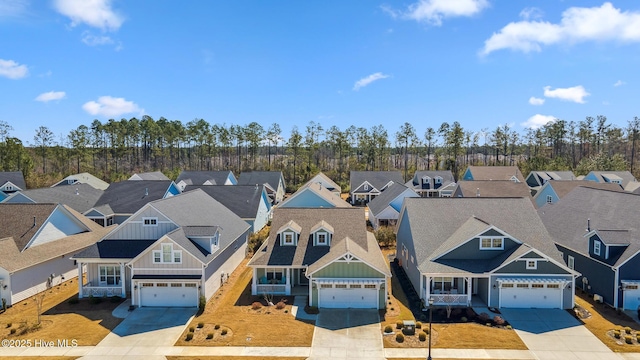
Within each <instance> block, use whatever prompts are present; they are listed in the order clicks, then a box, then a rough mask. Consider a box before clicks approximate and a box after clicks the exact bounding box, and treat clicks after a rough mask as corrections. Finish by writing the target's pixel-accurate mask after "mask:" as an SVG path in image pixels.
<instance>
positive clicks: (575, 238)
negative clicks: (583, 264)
mask: <svg viewBox="0 0 640 360" xmlns="http://www.w3.org/2000/svg"><path fill="white" fill-rule="evenodd" d="M638 209H640V195H635V194H630V193H626V192H620V191H609V190H601V189H593V188H587V187H577V188H575V189H573V190H572V191H571V192H569V193H568V194H567V195H566V196H564V197H563V198H562V200H560V201H558V202H557V203H555V204H551V205H547V206H544V207H542V208H540V209H539V210H538V214H540V218H541V219H542V222H543V223H544V225H545V226H546V228H547V230H548V231H549V233H550V234H551V236H553V238H554V240H555V241H556V242H557V243H558V244H560V245H562V246H564V247H567V248H570V249H572V250H574V251H576V252H578V253H580V254H583V255H584V256H589V241H588V239H587V238H585V237H584V235H586V234H587V230H586V229H587V223H588V221H589V223H590V227H591V229H593V230H597V231H598V233H599V234H601V235H603V236H605V235H607V232H606V231H607V230H618V231H620V230H626V231H628V234H629V235H628V236H630V239H631V241H630V244H629V246H628V247H627V248H626V249H625V251H624V252H623V253H622V255H621V256H620V257H619V258H618V260H617V261H616V262H615V263H614V264H613V265H614V266H617V265H620V264H621V263H623V262H624V261H626V260H627V259H629V257H631V256H632V255H634V254H635V253H636V252H638V251H640V233H639V231H638ZM603 230H604V231H603ZM609 235H613V237H611V238H610V239H609V240H608V239H606V238H605V239H603V241H604V242H605V243H612V242H617V241H618V240H616V239H618V237H619V234H618V235H616V234H611V233H609ZM625 236H627V235H625Z"/></svg>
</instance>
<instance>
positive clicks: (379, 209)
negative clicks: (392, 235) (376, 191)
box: [367, 184, 419, 230]
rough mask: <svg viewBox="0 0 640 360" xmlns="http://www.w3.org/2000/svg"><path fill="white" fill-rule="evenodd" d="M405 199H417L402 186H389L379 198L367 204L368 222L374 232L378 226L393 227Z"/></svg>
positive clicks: (411, 191) (411, 190)
mask: <svg viewBox="0 0 640 360" xmlns="http://www.w3.org/2000/svg"><path fill="white" fill-rule="evenodd" d="M406 197H419V195H418V194H416V192H415V191H413V189H411V188H408V187H406V186H404V185H402V184H393V185H391V186H389V187H388V188H387V189H386V190H385V191H384V192H383V193H382V194H381V195H380V196H378V197H376V198H375V199H373V200H371V201H370V202H369V203H368V204H367V208H368V209H369V222H370V223H371V226H372V227H373V229H374V230H378V228H379V227H380V226H395V225H396V223H397V221H398V215H399V214H400V209H401V208H402V201H403V200H404V198H406Z"/></svg>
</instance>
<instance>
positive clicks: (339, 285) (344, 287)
mask: <svg viewBox="0 0 640 360" xmlns="http://www.w3.org/2000/svg"><path fill="white" fill-rule="evenodd" d="M346 288H347V284H336V289H346Z"/></svg>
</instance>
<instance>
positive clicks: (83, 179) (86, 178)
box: [51, 172, 109, 190]
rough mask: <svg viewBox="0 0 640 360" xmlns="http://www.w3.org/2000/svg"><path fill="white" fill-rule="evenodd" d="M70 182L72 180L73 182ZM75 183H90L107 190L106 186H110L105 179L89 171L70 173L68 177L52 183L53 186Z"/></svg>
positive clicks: (99, 188)
mask: <svg viewBox="0 0 640 360" xmlns="http://www.w3.org/2000/svg"><path fill="white" fill-rule="evenodd" d="M69 182H71V184H70V183H69ZM75 184H89V185H91V186H92V187H94V188H96V189H98V190H105V189H106V188H108V187H109V183H108V182H106V181H103V180H101V179H99V178H97V177H95V176H94V175H92V174H89V173H87V172H84V173H79V174H73V175H69V176H67V177H66V178H64V179H62V180H60V181H58V182H57V183H55V184H53V185H51V187H55V186H67V185H75Z"/></svg>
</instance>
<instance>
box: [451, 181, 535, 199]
mask: <svg viewBox="0 0 640 360" xmlns="http://www.w3.org/2000/svg"><path fill="white" fill-rule="evenodd" d="M478 193H480V196H478ZM454 194H456V196H458V194H462V197H467V198H468V197H489V198H500V197H503V198H504V197H525V198H530V197H531V193H530V191H529V187H528V186H527V184H526V183H524V182H519V183H516V182H513V181H504V180H500V181H496V180H473V181H467V180H461V181H458V184H457V185H456V190H454Z"/></svg>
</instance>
